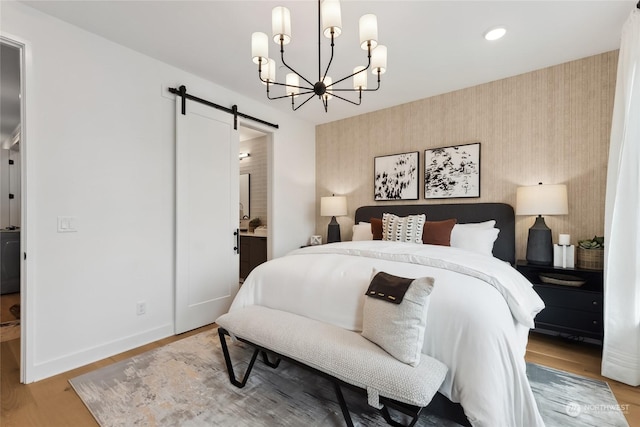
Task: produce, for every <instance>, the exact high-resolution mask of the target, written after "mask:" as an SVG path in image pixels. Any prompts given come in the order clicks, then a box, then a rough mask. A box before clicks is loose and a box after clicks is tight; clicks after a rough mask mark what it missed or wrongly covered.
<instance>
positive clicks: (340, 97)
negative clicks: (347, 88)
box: [332, 93, 362, 105]
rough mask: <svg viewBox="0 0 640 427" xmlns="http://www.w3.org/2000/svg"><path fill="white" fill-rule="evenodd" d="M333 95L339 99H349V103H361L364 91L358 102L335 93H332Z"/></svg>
mask: <svg viewBox="0 0 640 427" xmlns="http://www.w3.org/2000/svg"><path fill="white" fill-rule="evenodd" d="M332 95H333V96H335V97H336V98H338V99H342V100H343V101H347V102H348V103H350V104H353V105H360V103H361V102H362V93H360V97H359V99H358V102H355V101H352V100H350V99H347V98H343V97H342V96H340V95H336V94H335V93H332Z"/></svg>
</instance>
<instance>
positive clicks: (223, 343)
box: [218, 328, 260, 388]
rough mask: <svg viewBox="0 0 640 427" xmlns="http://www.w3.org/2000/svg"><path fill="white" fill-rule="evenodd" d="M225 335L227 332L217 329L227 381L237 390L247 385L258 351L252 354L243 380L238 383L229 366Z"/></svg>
mask: <svg viewBox="0 0 640 427" xmlns="http://www.w3.org/2000/svg"><path fill="white" fill-rule="evenodd" d="M225 335H228V332H227V331H226V330H225V329H223V328H218V336H219V337H220V346H221V347H222V353H223V354H224V362H225V364H226V365H227V373H228V374H229V381H231V384H233V385H234V386H236V387H238V388H243V387H244V386H245V385H246V384H247V380H248V379H249V374H251V370H252V369H253V364H254V363H255V362H256V358H257V357H258V353H259V351H260V350H259V349H257V348H256V349H255V350H254V352H253V356H251V361H250V362H249V366H248V367H247V371H246V372H245V373H244V378H243V379H242V381H238V380H237V379H236V374H235V372H234V371H233V365H232V364H231V357H230V356H229V349H228V348H227V340H226V339H225V337H224V336H225Z"/></svg>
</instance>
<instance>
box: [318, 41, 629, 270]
mask: <svg viewBox="0 0 640 427" xmlns="http://www.w3.org/2000/svg"><path fill="white" fill-rule="evenodd" d="M617 61H618V51H612V52H606V53H603V54H600V55H595V56H591V57H588V58H583V59H580V60H576V61H572V62H568V63H565V64H560V65H557V66H553V67H549V68H545V69H542V70H537V71H533V72H531V73H527V74H522V75H519V76H515V77H510V78H507V79H503V80H498V81H495V82H490V83H486V84H482V85H479V86H474V87H470V88H466V89H462V90H459V91H455V92H450V93H446V94H443V95H438V96H434V97H431V98H426V99H421V100H418V101H415V102H411V103H408V104H402V105H398V106H396V107H392V108H388V109H385V110H380V111H376V112H372V113H368V114H363V115H360V116H356V117H352V118H349V119H345V120H340V121H336V122H332V123H327V124H324V125H319V126H317V127H316V195H317V197H318V198H320V197H322V196H326V195H331V194H332V193H335V194H336V195H345V196H347V203H348V209H349V214H348V216H347V217H341V218H338V221H339V222H340V224H341V230H342V239H343V240H350V239H351V234H352V233H351V226H352V225H353V217H354V213H355V209H356V208H357V207H358V206H362V205H371V204H389V203H406V204H414V203H419V204H425V203H426V204H429V203H464V202H504V203H509V204H511V205H512V206H514V207H515V198H516V188H517V187H518V186H522V185H534V184H537V183H538V182H543V183H545V184H566V185H567V190H568V197H569V214H568V215H565V216H555V217H551V216H549V217H546V222H547V225H548V226H549V227H550V228H551V230H552V232H553V241H554V243H555V242H557V238H558V234H559V233H563V234H565V233H567V234H571V241H572V244H576V243H577V240H578V239H583V238H590V237H593V236H594V235H596V234H597V235H603V234H604V200H605V182H606V169H607V157H608V149H609V136H610V135H609V134H610V130H611V115H612V112H613V99H614V93H615V80H616V69H617ZM383 87H384V82H383ZM367 96H384V89H382V90H381V92H378V93H375V94H367ZM336 102H337V101H336ZM363 102H366V97H364V99H363ZM472 142H480V143H481V177H480V180H481V183H480V188H481V197H480V198H473V199H446V200H425V199H424V150H425V149H428V148H436V147H446V146H451V145H459V144H466V143H472ZM410 151H419V152H420V175H419V176H420V194H419V199H418V200H417V201H406V202H375V201H374V200H373V162H374V157H376V156H383V155H389V154H397V153H404V152H410ZM533 221H534V218H533V217H520V216H517V217H516V257H517V258H518V259H521V258H524V257H525V252H526V241H527V232H528V229H529V227H530V226H531V225H532V224H533ZM328 222H329V218H324V217H321V216H320V208H319V203H318V208H317V212H316V231H317V233H318V234H321V235H323V236H324V238H326V232H327V224H328Z"/></svg>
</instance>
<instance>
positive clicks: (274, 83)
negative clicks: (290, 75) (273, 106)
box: [260, 77, 313, 99]
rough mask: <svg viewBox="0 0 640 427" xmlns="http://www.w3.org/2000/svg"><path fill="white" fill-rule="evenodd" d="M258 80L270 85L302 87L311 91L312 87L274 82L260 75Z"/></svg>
mask: <svg viewBox="0 0 640 427" xmlns="http://www.w3.org/2000/svg"><path fill="white" fill-rule="evenodd" d="M260 81H261V82H262V83H268V84H270V85H278V86H289V87H297V88H298V89H304V90H308V91H311V92H313V88H312V87H308V86H294V85H289V84H286V83H279V82H274V81H271V80H263V79H262V77H261V78H260ZM311 92H304V93H311ZM304 93H301V94H300V95H304ZM286 96H289V95H286ZM274 99H275V98H274Z"/></svg>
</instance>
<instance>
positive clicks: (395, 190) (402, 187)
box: [373, 151, 420, 201]
mask: <svg viewBox="0 0 640 427" xmlns="http://www.w3.org/2000/svg"><path fill="white" fill-rule="evenodd" d="M419 159H420V153H419V152H417V151H415V152H412V153H402V154H393V155H390V156H381V157H376V158H375V159H374V164H373V170H374V200H376V201H378V200H418V170H419V161H420V160H419Z"/></svg>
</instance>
